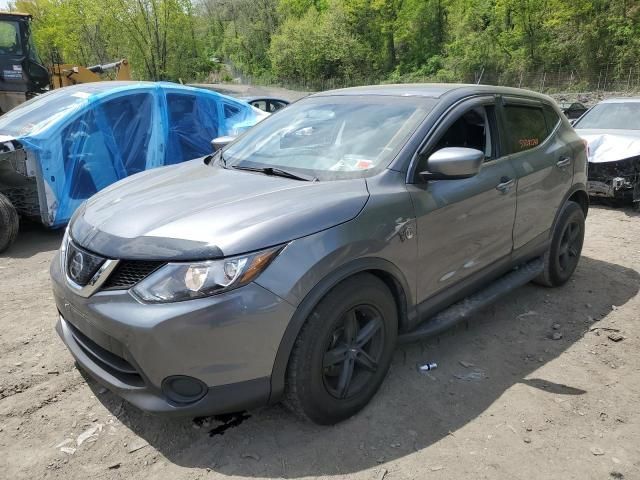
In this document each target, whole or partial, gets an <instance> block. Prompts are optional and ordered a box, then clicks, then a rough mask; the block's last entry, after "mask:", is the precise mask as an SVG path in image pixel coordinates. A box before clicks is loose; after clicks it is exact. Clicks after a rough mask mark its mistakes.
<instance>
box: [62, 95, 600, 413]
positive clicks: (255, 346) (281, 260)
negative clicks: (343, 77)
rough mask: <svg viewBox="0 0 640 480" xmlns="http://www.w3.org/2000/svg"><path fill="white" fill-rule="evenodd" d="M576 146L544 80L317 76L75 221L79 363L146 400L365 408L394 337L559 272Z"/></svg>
mask: <svg viewBox="0 0 640 480" xmlns="http://www.w3.org/2000/svg"><path fill="white" fill-rule="evenodd" d="M586 180H587V159H586V151H585V145H584V143H583V142H582V141H581V140H580V138H579V137H578V136H577V135H576V134H575V133H574V131H573V129H572V128H571V126H570V125H569V123H568V121H567V119H566V118H565V117H564V116H563V115H562V114H561V112H560V110H559V109H558V107H557V106H556V105H555V103H554V102H553V101H552V100H551V99H550V98H549V97H546V96H543V95H538V94H535V93H532V92H528V91H525V90H518V89H510V88H499V87H490V86H476V85H473V86H467V85H388V86H379V87H360V88H352V89H346V90H337V91H331V92H324V93H319V94H316V95H313V96H310V97H308V98H305V99H304V100H302V101H299V102H297V103H295V104H293V105H291V106H290V107H288V108H287V109H285V110H283V111H281V112H278V113H277V114H275V115H273V116H271V117H270V118H268V119H266V120H265V121H263V122H262V123H260V124H258V125H257V126H256V127H254V128H252V129H251V130H250V131H248V132H247V133H245V134H244V135H243V136H241V137H240V138H238V139H236V140H235V141H233V142H232V143H230V144H228V145H226V147H224V148H223V149H221V150H219V151H218V152H216V153H215V154H213V155H211V156H209V157H206V158H203V159H197V160H193V161H191V162H187V163H184V164H180V165H175V166H170V167H164V168H158V169H155V170H151V171H146V172H142V173H140V174H137V175H135V176H133V177H130V178H127V179H125V180H122V181H121V182H119V183H117V184H114V185H112V186H110V187H108V188H107V189H105V190H103V191H102V192H100V193H98V194H97V195H95V196H94V197H92V198H91V199H90V200H88V201H87V203H86V204H85V205H84V206H83V207H81V208H80V209H79V210H78V211H77V212H76V214H75V215H74V218H73V219H72V221H71V223H70V225H69V228H68V230H67V234H66V235H65V239H64V241H63V244H62V247H61V249H60V252H59V254H58V255H57V256H56V258H55V259H54V261H53V263H52V265H51V277H52V283H53V290H54V293H55V299H56V303H57V308H58V311H59V321H58V323H57V330H58V332H59V334H60V336H61V337H62V339H63V341H64V342H65V344H66V345H67V347H68V348H69V350H70V351H71V353H72V355H73V356H74V357H75V359H76V361H77V363H78V364H79V365H80V366H81V367H82V368H83V369H85V370H86V371H87V372H89V374H90V375H91V376H93V377H95V379H97V380H98V381H99V382H100V383H102V384H103V385H105V386H106V387H107V388H109V389H110V390H112V391H113V392H115V393H117V394H118V395H120V396H122V397H123V398H125V399H126V400H128V401H129V402H131V403H132V404H134V405H136V406H138V407H139V408H141V409H143V410H146V411H150V412H155V413H160V414H183V415H192V416H197V415H205V414H214V413H225V412H233V411H238V410H242V409H246V408H251V407H255V406H258V405H264V404H268V403H273V402H277V401H280V400H284V402H285V403H286V404H287V405H288V406H289V407H290V408H291V409H292V410H293V411H294V412H296V413H297V414H299V415H301V416H302V417H305V418H307V419H310V420H312V421H314V422H317V423H321V424H331V423H335V422H338V421H341V420H343V419H345V418H347V417H349V416H351V415H353V414H354V413H356V412H358V411H359V410H360V409H362V408H363V407H364V406H365V405H366V404H367V402H368V401H369V400H370V399H371V397H372V396H373V395H374V394H375V392H376V391H377V389H378V387H379V386H380V384H381V383H382V381H383V379H384V377H385V374H386V373H387V370H388V368H389V364H390V362H391V358H392V354H393V351H394V347H395V345H396V344H397V343H398V342H400V341H411V340H416V339H420V338H424V337H426V336H429V335H433V334H434V333H437V332H440V331H442V330H444V329H446V328H448V327H450V326H451V325H453V324H454V323H456V322H457V321H459V320H460V319H462V318H469V316H471V315H472V314H473V313H474V312H475V311H476V310H477V309H478V308H481V307H483V306H485V305H486V304H488V303H489V302H492V301H494V300H495V299H496V298H498V297H499V296H500V295H503V294H505V293H507V292H509V291H511V290H512V289H514V288H516V287H518V286H520V285H523V284H524V283H527V282H529V281H532V280H534V281H536V282H538V283H541V284H544V285H546V286H559V285H562V284H563V283H565V282H566V281H567V280H568V279H569V277H570V276H571V275H572V273H573V271H574V270H575V268H576V265H577V263H578V259H579V257H580V252H581V248H582V242H583V238H584V222H585V216H586V214H587V209H588V197H587V193H586V191H585V185H586Z"/></svg>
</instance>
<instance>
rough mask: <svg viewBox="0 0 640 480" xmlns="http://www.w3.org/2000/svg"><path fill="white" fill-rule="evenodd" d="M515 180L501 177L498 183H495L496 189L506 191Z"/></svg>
mask: <svg viewBox="0 0 640 480" xmlns="http://www.w3.org/2000/svg"><path fill="white" fill-rule="evenodd" d="M515 183H516V181H515V180H514V179H513V178H509V177H502V178H501V179H500V183H499V184H498V185H496V190H498V191H499V192H502V193H508V192H509V190H511V188H512V187H513V186H514V185H515Z"/></svg>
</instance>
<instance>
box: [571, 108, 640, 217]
mask: <svg viewBox="0 0 640 480" xmlns="http://www.w3.org/2000/svg"><path fill="white" fill-rule="evenodd" d="M575 128H576V132H577V133H578V134H579V135H580V136H581V137H582V138H583V139H585V140H586V141H587V142H588V144H589V182H588V193H589V195H591V196H593V197H603V198H608V199H613V200H616V201H621V202H629V201H631V202H634V203H636V206H637V205H638V202H640V99H635V98H620V99H610V100H605V101H603V102H600V103H599V104H598V105H596V106H595V107H593V108H592V109H591V110H589V111H588V112H587V113H585V114H584V115H583V116H582V117H581V118H580V119H579V120H578V121H577V122H576V124H575Z"/></svg>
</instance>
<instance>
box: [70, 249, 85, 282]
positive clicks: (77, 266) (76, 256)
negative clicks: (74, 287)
mask: <svg viewBox="0 0 640 480" xmlns="http://www.w3.org/2000/svg"><path fill="white" fill-rule="evenodd" d="M83 268H84V257H83V256H82V253H81V252H73V255H72V256H71V261H70V262H69V275H71V278H73V279H75V280H77V279H78V276H80V274H81V273H82V269H83Z"/></svg>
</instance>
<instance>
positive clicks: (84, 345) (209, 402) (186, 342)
mask: <svg viewBox="0 0 640 480" xmlns="http://www.w3.org/2000/svg"><path fill="white" fill-rule="evenodd" d="M51 278H52V286H53V293H54V297H55V300H56V304H57V307H58V311H59V313H60V318H59V320H58V324H57V326H56V329H57V331H58V333H59V334H60V337H61V338H62V340H63V341H64V343H65V344H66V345H67V347H68V348H69V350H70V352H71V354H72V355H73V356H74V358H75V359H76V361H77V362H78V363H79V364H80V365H81V366H82V367H83V369H84V370H86V371H87V372H88V373H89V374H90V375H91V376H92V377H94V378H95V379H96V380H97V381H98V382H99V383H101V384H102V385H104V386H105V387H107V388H108V389H110V390H112V391H113V392H114V393H116V394H118V395H120V396H121V397H122V398H124V399H125V400H127V401H129V402H130V403H132V404H133V405H135V406H137V407H139V408H140V409H142V410H145V411H149V412H152V413H160V414H178V415H185V416H186V415H192V416H197V415H207V414H218V413H227V412H232V411H238V410H243V409H246V408H251V407H254V406H258V405H261V404H266V403H268V401H269V397H270V393H271V381H270V380H271V371H272V369H273V364H274V361H275V355H276V352H277V349H278V346H279V345H280V341H281V339H282V336H283V334H284V331H285V329H286V327H287V325H288V323H289V320H290V319H291V317H292V316H293V313H294V310H295V309H294V307H293V306H291V305H290V304H289V303H287V302H285V301H284V300H282V299H281V298H280V297H278V296H276V295H275V294H273V293H271V292H270V291H268V290H266V289H264V288H263V287H261V286H259V285H257V284H254V283H252V284H249V285H246V286H244V287H242V288H239V289H237V290H233V291H231V292H228V293H226V294H222V295H216V296H212V297H208V298H203V299H198V300H190V301H185V302H176V303H170V304H161V305H157V304H154V305H147V304H142V303H140V302H138V301H137V300H135V299H134V298H133V297H132V296H131V295H130V294H129V293H128V292H127V291H124V290H120V291H103V292H98V293H95V294H94V295H92V296H91V297H89V298H83V297H81V296H79V295H77V294H76V293H75V292H74V291H73V290H72V289H71V288H70V287H69V286H68V285H67V283H66V279H65V278H64V275H63V273H62V271H61V269H60V261H59V258H58V256H57V255H56V257H55V258H54V260H53V262H52V264H51ZM173 376H187V377H191V378H195V379H197V380H199V381H200V382H202V383H203V384H204V385H205V386H206V393H205V394H204V396H203V397H202V398H200V399H199V400H197V401H195V402H192V403H176V402H174V401H172V400H170V399H169V397H168V396H167V395H166V391H163V388H162V387H163V381H164V380H165V379H166V378H168V377H173Z"/></svg>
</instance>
